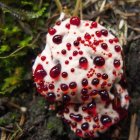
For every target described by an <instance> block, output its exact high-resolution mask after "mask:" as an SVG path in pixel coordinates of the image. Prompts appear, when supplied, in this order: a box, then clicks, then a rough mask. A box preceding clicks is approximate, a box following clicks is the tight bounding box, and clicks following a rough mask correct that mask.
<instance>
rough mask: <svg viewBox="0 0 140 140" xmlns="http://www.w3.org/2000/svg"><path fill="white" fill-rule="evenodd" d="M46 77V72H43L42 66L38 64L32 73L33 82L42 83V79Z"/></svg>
mask: <svg viewBox="0 0 140 140" xmlns="http://www.w3.org/2000/svg"><path fill="white" fill-rule="evenodd" d="M46 75H47V72H46V71H45V70H44V68H43V66H42V65H41V64H39V65H38V66H37V67H36V69H35V72H34V80H35V81H42V80H43V78H44V77H45V76H46Z"/></svg>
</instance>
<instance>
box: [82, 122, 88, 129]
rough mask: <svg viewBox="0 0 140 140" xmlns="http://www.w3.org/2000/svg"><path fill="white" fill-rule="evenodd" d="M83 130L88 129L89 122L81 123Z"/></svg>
mask: <svg viewBox="0 0 140 140" xmlns="http://www.w3.org/2000/svg"><path fill="white" fill-rule="evenodd" d="M81 128H82V130H84V131H85V130H87V129H88V128H89V123H87V122H85V123H83V124H82V125H81Z"/></svg>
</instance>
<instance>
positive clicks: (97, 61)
mask: <svg viewBox="0 0 140 140" xmlns="http://www.w3.org/2000/svg"><path fill="white" fill-rule="evenodd" d="M94 64H95V65H96V66H103V65H104V64H105V59H104V58H103V57H102V56H96V57H95V58H94Z"/></svg>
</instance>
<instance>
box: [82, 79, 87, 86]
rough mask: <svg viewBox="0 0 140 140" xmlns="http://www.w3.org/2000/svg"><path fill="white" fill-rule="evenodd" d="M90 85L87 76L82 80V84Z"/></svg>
mask: <svg viewBox="0 0 140 140" xmlns="http://www.w3.org/2000/svg"><path fill="white" fill-rule="evenodd" d="M87 85H88V80H87V79H86V78H84V79H83V80H82V86H87Z"/></svg>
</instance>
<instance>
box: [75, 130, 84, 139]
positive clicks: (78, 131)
mask: <svg viewBox="0 0 140 140" xmlns="http://www.w3.org/2000/svg"><path fill="white" fill-rule="evenodd" d="M76 135H77V136H79V137H82V136H83V134H82V131H81V130H80V129H76Z"/></svg>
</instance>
